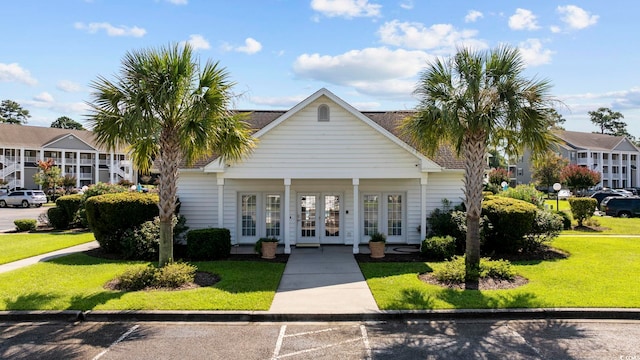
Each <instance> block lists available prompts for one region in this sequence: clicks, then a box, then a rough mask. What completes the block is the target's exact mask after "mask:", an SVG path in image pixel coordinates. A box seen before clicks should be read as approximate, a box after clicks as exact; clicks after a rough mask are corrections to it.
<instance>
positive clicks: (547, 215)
mask: <svg viewBox="0 0 640 360" xmlns="http://www.w3.org/2000/svg"><path fill="white" fill-rule="evenodd" d="M562 221H563V220H562V216H560V215H558V214H557V213H555V212H551V211H546V210H540V209H538V211H536V217H535V219H534V220H533V224H532V227H531V232H530V233H529V234H527V235H525V237H524V242H523V245H522V249H520V250H522V252H524V253H527V252H533V251H536V250H538V249H540V248H542V247H543V245H544V244H545V243H547V242H549V241H551V240H553V239H554V238H556V237H558V235H560V231H562V228H563V224H562Z"/></svg>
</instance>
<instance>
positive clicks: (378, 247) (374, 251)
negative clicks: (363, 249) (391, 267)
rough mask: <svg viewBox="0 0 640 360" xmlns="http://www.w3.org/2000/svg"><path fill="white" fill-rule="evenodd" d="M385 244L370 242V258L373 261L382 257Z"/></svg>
mask: <svg viewBox="0 0 640 360" xmlns="http://www.w3.org/2000/svg"><path fill="white" fill-rule="evenodd" d="M384 247H385V243H383V242H381V241H370V242H369V250H370V251H371V257H372V258H374V259H380V258H383V257H384Z"/></svg>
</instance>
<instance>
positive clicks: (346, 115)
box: [225, 96, 420, 179]
mask: <svg viewBox="0 0 640 360" xmlns="http://www.w3.org/2000/svg"><path fill="white" fill-rule="evenodd" d="M321 104H327V105H329V107H330V108H331V112H330V113H331V119H330V121H328V122H324V121H321V122H319V121H317V108H318V106H319V105H321ZM419 171H420V159H419V158H418V157H417V156H416V155H415V154H412V153H410V152H409V151H407V150H406V149H404V148H402V147H401V146H399V145H398V144H396V143H394V142H393V141H391V140H390V139H389V138H387V137H385V136H384V135H382V134H381V133H380V132H379V131H377V130H376V129H374V128H372V127H371V126H369V125H368V124H366V123H365V122H363V121H362V120H360V119H358V118H356V117H355V116H354V115H353V114H351V113H350V112H348V111H346V110H345V109H344V108H342V107H340V106H338V105H337V104H335V103H334V102H332V101H331V100H329V98H327V97H325V96H321V97H320V98H318V99H317V100H316V101H314V102H312V103H311V104H310V105H309V106H307V107H306V108H304V109H302V110H300V111H299V112H297V113H296V114H294V115H292V117H291V118H288V119H286V120H285V121H283V122H282V123H281V124H279V125H278V126H277V127H275V128H273V129H271V130H270V131H268V132H266V133H265V134H264V135H263V136H262V137H261V138H260V142H259V144H258V147H257V148H256V149H255V151H254V152H253V154H252V155H251V156H250V157H249V158H248V159H246V160H244V161H243V162H242V163H239V164H237V165H232V166H231V167H229V168H227V169H226V171H225V177H227V178H245V179H247V178H280V179H282V178H294V179H295V178H297V179H300V178H304V179H327V178H343V179H349V178H417V177H419Z"/></svg>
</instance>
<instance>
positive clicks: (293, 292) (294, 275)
mask: <svg viewBox="0 0 640 360" xmlns="http://www.w3.org/2000/svg"><path fill="white" fill-rule="evenodd" d="M352 251H353V249H352V247H350V246H322V247H319V248H293V249H292V250H291V255H290V256H289V261H288V262H287V266H286V267H285V270H284V274H283V276H282V279H281V280H280V285H279V286H278V290H277V292H276V295H275V298H274V299H273V303H272V304H271V308H270V309H269V312H270V313H279V314H353V313H360V314H362V313H376V312H379V310H378V306H377V305H376V302H375V300H374V299H373V295H371V291H370V290H369V287H368V286H367V283H366V282H365V280H364V276H363V275H362V272H361V271H360V268H359V267H358V264H357V263H356V260H355V258H354V256H353V253H352Z"/></svg>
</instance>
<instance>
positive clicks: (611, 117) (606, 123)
mask: <svg viewBox="0 0 640 360" xmlns="http://www.w3.org/2000/svg"><path fill="white" fill-rule="evenodd" d="M589 116H590V117H591V122H592V123H593V124H594V125H596V126H597V127H598V128H600V132H599V133H600V134H606V135H613V136H626V137H629V138H632V136H631V135H630V134H629V133H628V132H627V124H626V123H625V122H624V121H621V120H620V119H624V115H622V114H621V113H619V112H617V111H612V110H611V109H609V108H604V107H601V108H599V109H598V110H596V111H589Z"/></svg>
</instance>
